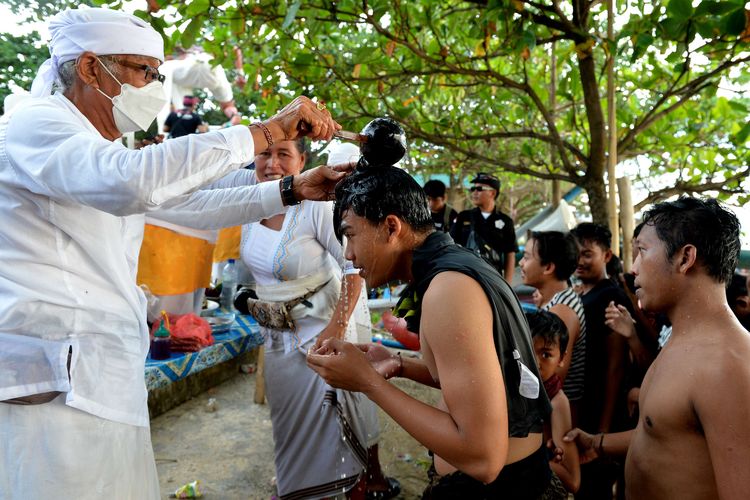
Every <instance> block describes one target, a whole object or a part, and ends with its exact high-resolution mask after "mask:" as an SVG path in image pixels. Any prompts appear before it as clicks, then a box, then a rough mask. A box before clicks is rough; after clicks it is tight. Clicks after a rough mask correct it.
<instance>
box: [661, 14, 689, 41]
mask: <svg viewBox="0 0 750 500" xmlns="http://www.w3.org/2000/svg"><path fill="white" fill-rule="evenodd" d="M659 24H660V26H661V29H662V30H663V32H664V34H665V35H666V38H667V39H668V40H684V38H685V29H686V28H687V24H688V23H687V21H686V20H681V19H676V18H672V17H670V18H667V19H664V20H663V21H662V22H661V23H659Z"/></svg>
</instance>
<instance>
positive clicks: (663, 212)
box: [643, 196, 740, 283]
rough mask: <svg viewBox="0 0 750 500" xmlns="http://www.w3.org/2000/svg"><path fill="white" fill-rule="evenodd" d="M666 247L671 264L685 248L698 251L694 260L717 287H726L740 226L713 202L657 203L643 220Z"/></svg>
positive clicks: (681, 200)
mask: <svg viewBox="0 0 750 500" xmlns="http://www.w3.org/2000/svg"><path fill="white" fill-rule="evenodd" d="M643 222H644V224H646V225H647V226H652V227H653V228H654V229H655V230H656V234H657V236H658V237H659V239H660V240H661V241H663V242H664V244H665V246H666V247H667V258H668V260H669V261H670V262H671V261H672V258H673V257H674V255H675V253H676V252H677V251H678V250H680V249H681V248H682V247H684V246H685V245H693V246H695V248H696V249H697V256H696V260H697V261H698V262H700V263H701V264H702V265H703V266H705V268H706V272H707V273H708V275H709V276H711V277H713V278H715V279H716V281H718V282H719V283H729V282H730V280H731V279H732V275H733V274H734V270H735V268H736V267H737V262H738V260H739V256H740V222H739V220H738V219H737V216H736V215H734V214H733V213H732V212H730V211H729V210H727V209H725V208H724V207H722V206H721V205H720V204H719V202H717V201H716V200H713V199H708V200H699V199H697V198H690V197H687V196H683V197H681V198H679V199H677V200H675V201H668V202H663V203H658V204H656V205H654V206H653V208H651V209H650V210H649V211H648V212H646V213H645V215H644V216H643Z"/></svg>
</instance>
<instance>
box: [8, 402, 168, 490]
mask: <svg viewBox="0 0 750 500" xmlns="http://www.w3.org/2000/svg"><path fill="white" fill-rule="evenodd" d="M64 398H65V395H64V394H63V395H61V396H58V397H57V398H56V399H55V400H54V401H52V402H50V403H47V404H42V405H32V406H20V405H9V404H5V403H0V498H2V499H4V500H5V499H7V500H31V499H43V498H59V499H63V500H68V499H70V500H88V499H92V500H94V499H96V500H99V499H102V498H111V499H117V500H130V499H133V500H136V499H137V500H158V499H159V497H160V494H159V480H158V478H157V475H156V462H155V461H154V452H153V449H152V447H151V432H150V429H149V428H148V427H136V426H133V425H127V424H120V423H117V422H112V421H111V420H105V419H102V418H99V417H95V416H93V415H90V414H88V413H85V412H82V411H80V410H77V409H75V408H71V407H69V406H66V405H65V403H64Z"/></svg>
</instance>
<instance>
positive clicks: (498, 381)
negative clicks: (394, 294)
mask: <svg viewBox="0 0 750 500" xmlns="http://www.w3.org/2000/svg"><path fill="white" fill-rule="evenodd" d="M336 203H337V205H336V208H335V211H334V213H335V215H334V221H336V220H337V219H336V218H338V220H340V221H341V222H340V226H339V228H338V229H340V230H341V232H342V233H343V235H344V236H346V238H347V240H348V241H347V246H346V251H345V256H346V258H347V259H349V260H351V261H352V262H353V263H354V265H355V267H358V268H360V274H361V275H362V277H364V278H365V279H366V280H367V283H368V285H370V286H379V285H382V284H384V283H386V282H387V281H389V280H394V279H399V280H402V281H405V282H408V283H409V288H408V289H407V290H406V291H405V292H404V293H403V294H402V300H401V301H400V302H399V305H398V306H397V308H396V312H397V314H398V313H401V315H405V317H406V319H407V323H408V325H409V329H410V330H412V331H415V332H416V331H418V332H419V336H420V341H421V351H422V354H423V359H421V360H416V359H411V358H408V359H407V358H403V359H402V358H401V357H400V356H397V355H394V354H392V353H391V352H390V351H388V350H387V349H386V348H384V347H383V346H382V345H359V346H355V345H352V344H348V343H345V342H343V341H339V340H335V339H329V340H326V341H325V342H324V343H323V345H322V346H321V347H320V348H319V349H318V350H317V351H316V352H314V353H310V354H308V364H309V365H310V367H311V368H312V369H314V370H315V371H316V372H318V374H320V375H321V377H323V378H324V379H325V380H326V382H328V383H329V384H331V385H332V386H334V387H340V388H343V389H347V390H350V391H361V392H363V393H364V394H366V395H367V397H369V398H370V399H371V400H372V401H374V402H375V403H376V404H378V405H379V406H380V407H381V408H383V410H385V411H386V412H387V413H388V414H389V415H390V416H391V417H392V418H393V419H394V420H395V421H396V422H398V424H399V425H401V426H402V427H403V428H404V429H405V430H406V431H407V432H409V433H410V434H411V435H412V436H414V438H415V439H416V440H417V441H419V442H420V443H422V444H423V445H425V446H426V447H427V448H429V449H430V450H432V451H433V452H434V453H435V469H436V471H437V473H438V475H439V476H438V477H437V478H436V479H434V480H433V484H432V485H431V486H429V487H428V489H427V490H426V491H425V496H424V497H423V498H448V497H450V498H460V497H463V498H498V497H499V496H500V494H501V493H502V494H503V495H506V496H503V498H506V497H507V498H514V499H527V498H528V499H536V498H538V497H539V496H540V495H541V494H542V493H544V491H545V490H546V488H547V487H548V484H549V479H550V470H549V464H548V463H547V458H546V454H545V453H546V452H545V449H544V448H543V446H542V434H541V433H542V420H543V419H546V418H548V415H549V411H550V406H549V400H548V399H547V397H546V395H545V393H544V390H542V389H541V384H540V378H539V372H538V369H537V367H536V363H535V358H534V351H533V348H532V344H531V337H530V335H529V330H528V325H527V323H526V321H525V319H524V318H523V313H522V311H521V307H520V304H519V302H518V299H517V298H516V296H515V295H514V294H513V292H512V290H511V289H510V287H509V285H508V284H507V282H505V281H504V280H503V279H502V278H501V277H500V275H499V274H498V272H497V271H496V270H495V269H494V268H493V267H492V266H490V265H489V264H488V263H486V262H485V261H484V260H483V259H482V258H481V257H478V256H476V255H475V254H473V253H472V252H471V251H469V250H467V249H464V248H462V247H459V246H458V245H455V244H454V243H453V240H452V239H451V238H450V236H448V235H447V234H445V233H442V232H436V231H435V230H434V228H433V224H432V218H431V216H430V212H429V210H428V208H427V201H426V199H425V195H424V192H423V191H422V189H421V188H420V187H419V185H418V184H417V183H416V181H415V180H414V179H412V178H411V177H410V176H409V175H408V174H407V173H406V172H404V171H403V170H401V169H398V168H395V167H379V168H371V169H366V170H363V171H357V172H355V173H354V174H353V175H351V176H350V177H349V178H347V179H345V180H344V181H342V182H341V183H340V184H339V185H338V186H337V187H336ZM334 223H336V222H334ZM496 342H497V345H498V346H499V348H496ZM514 354H515V356H514ZM394 376H401V377H407V378H410V379H412V380H415V381H418V382H421V383H424V384H426V385H430V386H433V387H439V388H440V389H441V392H442V401H441V404H440V405H439V406H438V407H437V408H435V407H432V406H429V405H427V404H425V403H423V402H421V401H418V400H416V399H414V398H412V397H411V396H409V395H408V394H406V393H404V392H403V391H401V390H400V389H399V388H397V387H396V386H395V385H393V384H391V383H389V382H388V380H387V379H388V378H391V377H394ZM450 495H459V496H450Z"/></svg>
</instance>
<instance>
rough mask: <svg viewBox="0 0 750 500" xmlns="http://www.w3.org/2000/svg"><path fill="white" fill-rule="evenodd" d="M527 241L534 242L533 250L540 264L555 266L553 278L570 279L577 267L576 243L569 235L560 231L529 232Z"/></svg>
mask: <svg viewBox="0 0 750 500" xmlns="http://www.w3.org/2000/svg"><path fill="white" fill-rule="evenodd" d="M526 239H527V241H528V240H531V239H533V240H534V241H535V242H536V245H535V249H536V253H537V254H538V255H539V261H540V262H541V263H542V264H545V265H546V264H554V265H555V277H556V278H557V279H558V280H560V281H565V280H567V279H568V278H570V275H571V274H573V271H575V270H576V266H577V265H578V242H577V241H576V239H575V237H574V236H573V235H572V234H570V233H561V232H560V231H529V233H528V236H527V238H526Z"/></svg>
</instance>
